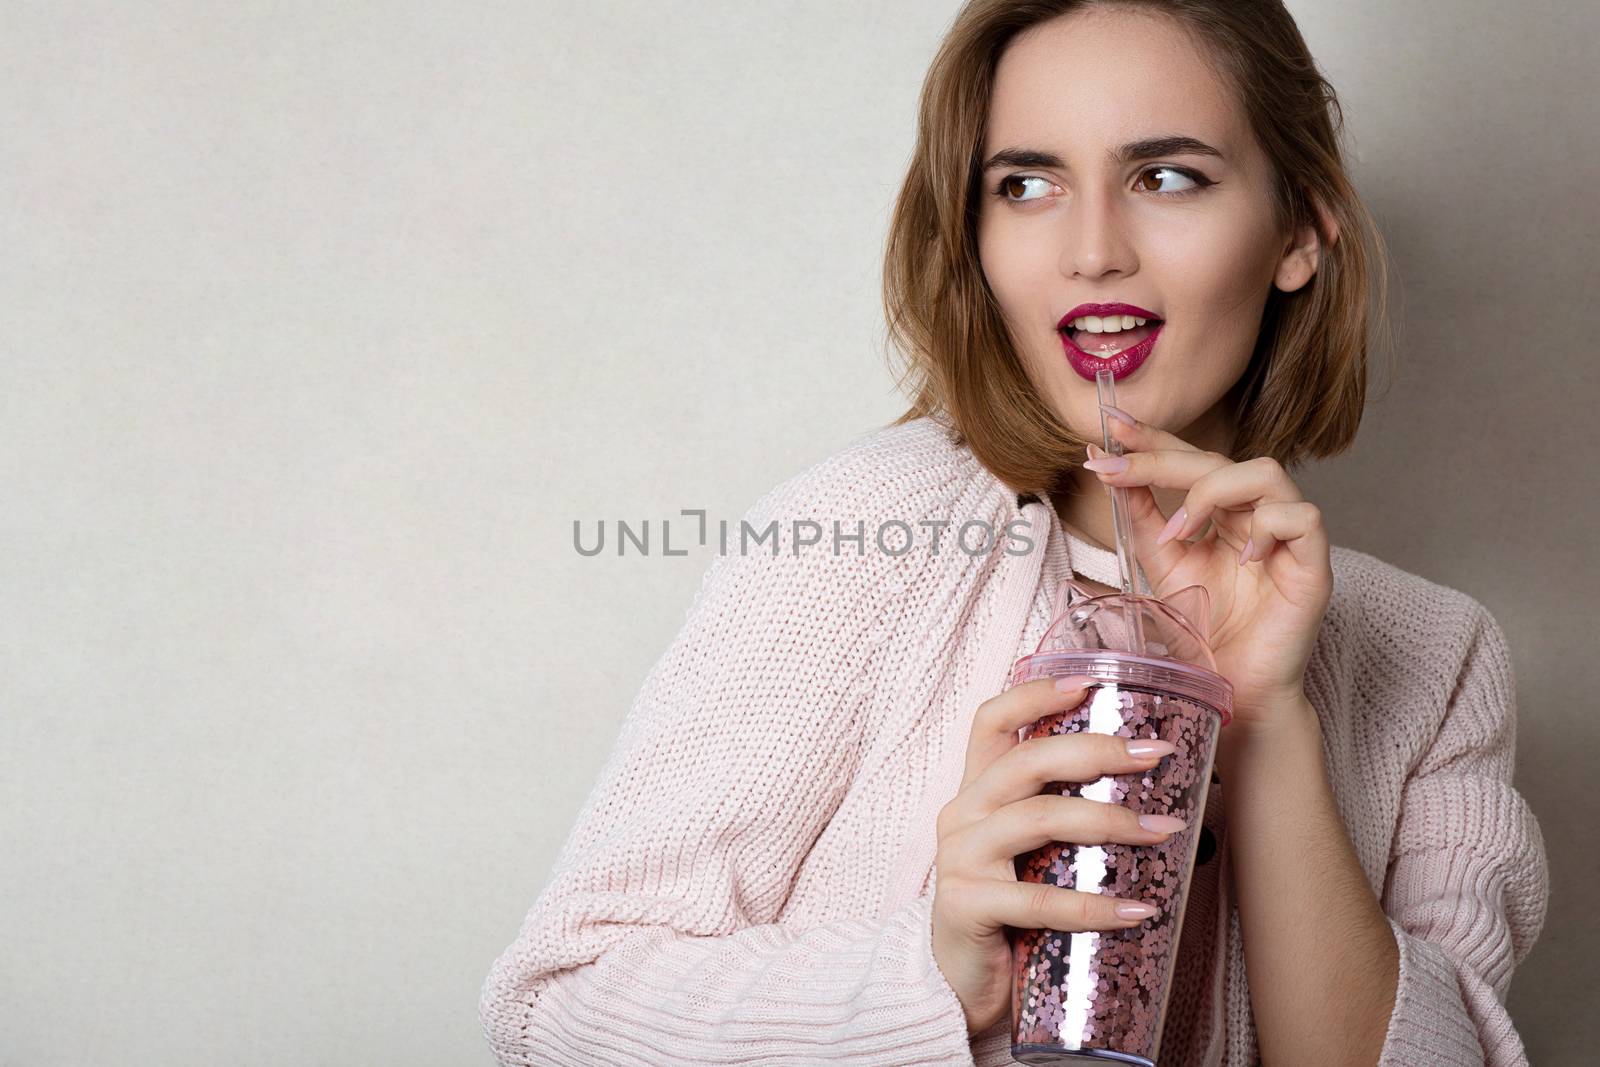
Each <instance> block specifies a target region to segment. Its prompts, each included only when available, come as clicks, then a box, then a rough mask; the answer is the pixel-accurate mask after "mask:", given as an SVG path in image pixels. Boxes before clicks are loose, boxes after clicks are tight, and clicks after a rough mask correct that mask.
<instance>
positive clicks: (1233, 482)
mask: <svg viewBox="0 0 1600 1067" xmlns="http://www.w3.org/2000/svg"><path fill="white" fill-rule="evenodd" d="M1304 499H1305V497H1304V496H1302V495H1301V493H1300V487H1299V486H1298V485H1296V484H1295V482H1294V479H1293V478H1291V477H1289V472H1288V471H1286V470H1284V469H1283V466H1282V464H1280V463H1279V462H1278V461H1277V460H1275V459H1273V458H1272V457H1271V456H1260V457H1257V458H1256V459H1250V460H1246V461H1244V462H1243V463H1230V464H1228V465H1227V466H1225V467H1218V468H1217V469H1216V470H1213V471H1211V472H1210V473H1208V474H1205V475H1202V476H1201V477H1200V479H1199V480H1198V481H1196V482H1195V483H1194V485H1192V486H1190V487H1189V492H1188V493H1187V494H1186V495H1185V496H1184V498H1183V511H1184V513H1185V517H1184V519H1183V520H1182V521H1181V522H1180V523H1179V525H1178V526H1177V528H1175V529H1174V530H1173V531H1172V534H1171V539H1173V540H1182V539H1184V538H1187V537H1189V536H1190V535H1192V534H1193V533H1194V532H1195V531H1197V530H1202V529H1204V528H1205V524H1206V523H1207V522H1210V521H1212V520H1213V519H1217V520H1218V521H1219V523H1220V520H1222V519H1223V518H1225V517H1224V516H1218V515H1216V512H1217V511H1218V510H1219V509H1221V510H1222V511H1225V512H1249V511H1253V510H1256V509H1259V508H1261V507H1262V506H1264V505H1266V504H1269V503H1286V502H1289V501H1299V500H1304ZM1243 524H1244V525H1245V526H1248V525H1249V517H1248V516H1244V517H1243ZM1230 525H1232V526H1233V530H1234V531H1235V532H1234V537H1233V538H1228V539H1225V540H1226V541H1227V543H1228V544H1230V545H1238V544H1242V543H1243V539H1242V538H1240V537H1239V533H1238V532H1237V531H1238V530H1239V526H1238V525H1237V524H1230Z"/></svg>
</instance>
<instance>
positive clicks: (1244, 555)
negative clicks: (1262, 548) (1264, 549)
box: [1239, 537, 1256, 567]
mask: <svg viewBox="0 0 1600 1067" xmlns="http://www.w3.org/2000/svg"><path fill="white" fill-rule="evenodd" d="M1255 547H1256V539H1255V538H1253V537H1252V538H1249V539H1248V540H1246V541H1245V543H1244V547H1243V548H1241V549H1240V550H1239V566H1241V567H1243V566H1244V564H1245V560H1247V559H1249V558H1250V552H1251V550H1253V549H1254V548H1255Z"/></svg>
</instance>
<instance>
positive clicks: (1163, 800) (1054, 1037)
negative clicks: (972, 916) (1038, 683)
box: [1010, 583, 1233, 1067]
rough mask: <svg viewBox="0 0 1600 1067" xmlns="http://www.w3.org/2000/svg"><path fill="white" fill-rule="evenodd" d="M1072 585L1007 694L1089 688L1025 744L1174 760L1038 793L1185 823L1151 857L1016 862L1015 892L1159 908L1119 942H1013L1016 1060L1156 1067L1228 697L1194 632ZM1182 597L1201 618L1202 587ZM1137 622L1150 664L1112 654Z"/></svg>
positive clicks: (1038, 934) (1069, 855)
mask: <svg viewBox="0 0 1600 1067" xmlns="http://www.w3.org/2000/svg"><path fill="white" fill-rule="evenodd" d="M1067 586H1068V587H1069V588H1065V589H1064V590H1063V593H1062V595H1061V596H1060V597H1058V601H1057V602H1058V607H1059V608H1060V610H1059V611H1058V613H1057V618H1056V619H1055V621H1054V622H1053V623H1052V626H1051V628H1050V631H1049V632H1048V633H1047V634H1046V636H1045V640H1044V641H1041V643H1040V649H1039V651H1037V652H1035V653H1033V654H1032V655H1028V656H1024V657H1023V658H1022V659H1020V660H1018V661H1017V663H1016V665H1015V667H1014V668H1013V670H1012V676H1011V683H1010V684H1011V685H1013V686H1015V685H1020V684H1022V683H1024V682H1028V681H1032V680H1033V679H1036V678H1041V677H1063V676H1068V675H1088V676H1090V677H1092V678H1093V679H1094V685H1093V686H1092V687H1091V688H1090V690H1089V691H1088V692H1087V693H1086V694H1085V697H1084V700H1083V702H1082V703H1081V704H1079V705H1078V706H1077V707H1076V708H1073V709H1071V710H1070V711H1065V712H1061V713H1059V714H1055V715H1050V716H1046V717H1045V718H1043V719H1040V720H1039V721H1038V722H1036V723H1034V724H1033V725H1032V726H1030V727H1027V728H1025V729H1024V730H1023V731H1022V734H1021V739H1022V740H1024V741H1025V740H1027V739H1029V738H1031V737H1040V736H1046V735H1051V734H1066V733H1083V732H1088V733H1103V734H1112V735H1115V736H1118V737H1125V738H1160V739H1162V740H1166V741H1170V742H1172V743H1173V744H1174V745H1176V746H1177V749H1176V751H1175V752H1173V753H1172V754H1171V755H1169V756H1166V757H1164V758H1163V759H1162V760H1161V761H1160V762H1159V763H1158V764H1157V765H1156V766H1154V767H1152V768H1151V769H1149V770H1147V771H1144V772H1134V773H1129V774H1120V775H1111V776H1106V777H1102V778H1099V779H1097V780H1095V781H1093V782H1087V783H1078V782H1052V783H1050V784H1049V785H1047V786H1046V787H1045V789H1044V792H1046V793H1054V794H1057V795H1060V796H1081V797H1085V798H1087V799H1089V800H1095V801H1101V802H1109V803H1113V804H1122V805H1124V806H1125V807H1128V808H1130V809H1132V810H1133V811H1136V812H1138V813H1139V814H1141V815H1144V814H1155V815H1175V816H1177V817H1178V818H1180V819H1182V820H1184V822H1185V824H1186V825H1185V828H1184V829H1182V830H1179V831H1177V832H1176V833H1173V834H1172V835H1170V836H1169V837H1168V838H1167V839H1166V840H1165V841H1163V842H1159V843H1157V844H1152V845H1125V844H1120V843H1117V842H1110V843H1107V844H1104V845H1077V844H1071V843H1066V842H1052V843H1050V844H1047V845H1044V846H1043V847H1041V848H1038V849H1035V850H1034V851H1032V852H1029V853H1026V854H1024V855H1020V856H1018V857H1017V859H1016V874H1017V878H1018V879H1019V880H1020V881H1025V882H1036V883H1042V884H1047V885H1055V886H1061V887H1063V888H1067V889H1076V890H1078V891H1080V892H1085V893H1105V894H1107V895H1110V896H1115V897H1118V898H1124V899H1132V900H1141V901H1146V902H1148V903H1151V904H1154V905H1156V906H1157V907H1158V908H1159V909H1160V910H1159V911H1158V912H1157V914H1156V915H1154V916H1152V917H1151V918H1149V919H1146V920H1144V921H1143V922H1141V923H1139V924H1138V925H1136V926H1132V927H1128V928H1125V929H1120V930H1103V931H1101V930H1090V931H1083V932H1063V931H1058V930H1017V929H1013V930H1011V931H1010V940H1011V956H1012V978H1013V984H1012V999H1011V1055H1012V1058H1013V1059H1015V1060H1017V1061H1018V1062H1021V1063H1041V1064H1089V1063H1093V1064H1102V1065H1103V1064H1107V1063H1118V1064H1138V1065H1142V1067H1155V1064H1156V1062H1157V1061H1156V1057H1157V1055H1158V1053H1159V1051H1160V1042H1161V1026H1162V1021H1163V1019H1164V1017H1165V1015H1166V1006H1167V999H1168V996H1169V994H1170V992H1171V987H1172V977H1173V970H1174V966H1175V964H1176V962H1177V958H1178V939H1179V935H1180V933H1181V931H1182V926H1183V914H1184V905H1185V904H1186V902H1187V898H1188V891H1189V879H1190V876H1191V874H1192V873H1193V870H1194V860H1195V851H1196V849H1197V847H1198V844H1199V840H1200V831H1201V819H1202V816H1203V815H1204V812H1205V803H1206V792H1207V787H1208V786H1209V784H1210V781H1211V768H1212V763H1213V760H1214V757H1215V754H1216V747H1217V739H1218V737H1219V736H1220V732H1221V729H1222V726H1223V725H1224V724H1225V723H1226V722H1227V721H1228V720H1229V719H1230V718H1231V717H1232V697H1233V690H1232V686H1230V685H1229V684H1228V682H1227V681H1226V680H1225V679H1224V678H1222V676H1221V675H1219V674H1217V673H1216V672H1215V671H1214V670H1213V669H1211V666H1210V664H1209V663H1208V661H1209V660H1210V648H1209V645H1207V644H1206V640H1205V636H1204V633H1203V630H1201V629H1200V628H1198V627H1197V626H1196V625H1195V624H1192V623H1190V622H1189V621H1188V619H1186V618H1185V617H1184V616H1183V614H1182V613H1181V612H1180V611H1178V610H1177V609H1176V608H1175V607H1174V606H1173V605H1172V604H1171V603H1170V602H1164V601H1161V600H1158V599H1156V598H1154V597H1147V596H1137V595H1136V596H1131V597H1130V596H1128V595H1127V594H1122V593H1110V594H1105V595H1102V596H1095V595H1093V594H1092V593H1089V592H1088V591H1087V590H1085V589H1083V587H1081V586H1078V585H1077V583H1067ZM1074 592H1077V593H1080V594H1081V595H1080V596H1076V597H1074V596H1073V595H1072V594H1073V593H1074ZM1179 596H1182V597H1183V598H1185V599H1186V600H1191V601H1194V600H1197V601H1198V602H1199V606H1201V607H1204V606H1205V592H1204V589H1203V588H1201V587H1198V586H1191V587H1190V588H1189V589H1186V590H1183V591H1182V593H1181V594H1179ZM1179 596H1174V597H1173V598H1169V599H1170V600H1177V599H1179ZM1064 601H1070V603H1063V602H1064ZM1135 615H1137V616H1138V622H1137V625H1139V626H1140V627H1141V628H1142V631H1143V632H1142V637H1143V638H1144V642H1145V653H1146V654H1145V655H1138V654H1135V653H1131V652H1128V651H1125V650H1122V649H1119V648H1116V647H1114V646H1115V645H1118V644H1122V643H1125V642H1126V641H1127V640H1128V638H1129V635H1128V632H1127V631H1128V627H1129V626H1130V625H1135V623H1132V622H1131V621H1130V620H1132V619H1133V618H1134V616H1135ZM1202 618H1204V616H1202ZM1107 645H1110V646H1113V647H1105V646H1107ZM1075 646H1077V647H1075ZM1167 653H1170V654H1167ZM1197 661H1198V662H1197Z"/></svg>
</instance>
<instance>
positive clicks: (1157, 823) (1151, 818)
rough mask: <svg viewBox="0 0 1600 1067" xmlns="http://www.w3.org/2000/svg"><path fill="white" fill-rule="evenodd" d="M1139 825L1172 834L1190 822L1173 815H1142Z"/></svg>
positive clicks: (1156, 831)
mask: <svg viewBox="0 0 1600 1067" xmlns="http://www.w3.org/2000/svg"><path fill="white" fill-rule="evenodd" d="M1139 825H1140V826H1142V827H1144V828H1145V829H1146V830H1149V831H1151V832H1152V833H1158V834H1172V833H1177V832H1178V831H1179V830H1182V829H1183V828H1184V827H1185V826H1188V825H1189V824H1188V823H1186V822H1184V821H1183V820H1182V819H1179V818H1177V817H1175V816H1172V815H1141V816H1139Z"/></svg>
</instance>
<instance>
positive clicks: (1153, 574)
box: [1084, 445, 1233, 589]
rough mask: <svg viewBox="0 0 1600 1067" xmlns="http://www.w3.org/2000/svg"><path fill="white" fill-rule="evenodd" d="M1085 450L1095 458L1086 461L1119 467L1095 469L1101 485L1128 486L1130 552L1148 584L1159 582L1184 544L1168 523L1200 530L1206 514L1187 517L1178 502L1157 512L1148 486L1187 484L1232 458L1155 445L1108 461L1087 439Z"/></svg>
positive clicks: (1183, 551)
mask: <svg viewBox="0 0 1600 1067" xmlns="http://www.w3.org/2000/svg"><path fill="white" fill-rule="evenodd" d="M1089 450H1090V454H1091V456H1093V457H1094V458H1093V459H1091V460H1090V461H1089V462H1088V463H1086V464H1084V466H1085V467H1088V468H1089V469H1093V467H1096V466H1098V467H1121V468H1122V469H1121V470H1103V471H1095V474H1096V475H1097V476H1098V477H1099V478H1100V481H1101V484H1103V485H1111V486H1122V487H1124V488H1126V489H1127V490H1128V494H1127V500H1128V511H1129V520H1130V521H1129V526H1130V528H1131V530H1132V532H1133V546H1134V555H1135V556H1136V557H1137V558H1138V560H1139V565H1140V566H1141V567H1143V568H1144V572H1145V576H1146V577H1147V578H1149V580H1150V588H1152V589H1155V588H1158V587H1159V586H1160V585H1161V584H1162V583H1163V582H1165V581H1166V579H1167V575H1168V574H1169V573H1171V571H1172V568H1174V567H1176V566H1177V565H1178V563H1179V562H1181V561H1182V559H1183V557H1184V555H1185V554H1186V553H1187V552H1188V548H1187V547H1186V546H1184V545H1182V544H1179V543H1178V541H1179V537H1178V535H1177V533H1176V528H1175V527H1174V526H1173V525H1172V524H1173V523H1177V524H1179V525H1180V526H1182V527H1184V528H1185V529H1186V531H1188V530H1201V529H1204V528H1205V520H1204V519H1201V520H1200V521H1198V522H1192V521H1189V516H1188V512H1187V511H1186V510H1185V509H1184V508H1182V507H1180V508H1179V509H1178V510H1177V511H1175V512H1173V513H1172V515H1171V516H1170V517H1169V516H1165V515H1162V514H1161V509H1160V508H1158V507H1157V506H1156V502H1155V496H1154V494H1153V493H1152V492H1150V489H1149V487H1150V486H1161V487H1163V488H1173V489H1185V490H1187V489H1189V488H1190V487H1191V486H1193V485H1194V484H1195V483H1196V482H1198V481H1199V480H1200V479H1201V478H1203V477H1205V476H1206V475H1207V474H1210V473H1211V472H1213V471H1216V470H1219V469H1222V468H1225V467H1228V466H1232V465H1233V461H1232V460H1230V459H1228V457H1226V456H1223V455H1220V454H1218V453H1216V452H1199V451H1193V450H1190V451H1184V450H1174V449H1160V450H1158V451H1155V452H1128V453H1125V454H1123V455H1122V456H1119V457H1116V458H1115V459H1114V460H1112V461H1111V462H1105V460H1107V459H1108V458H1109V457H1107V456H1106V455H1105V451H1104V450H1103V449H1099V448H1096V447H1094V446H1093V445H1091V446H1090V449H1089ZM1185 536H1187V533H1186V534H1185Z"/></svg>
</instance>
